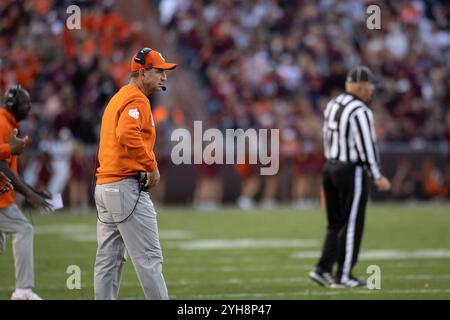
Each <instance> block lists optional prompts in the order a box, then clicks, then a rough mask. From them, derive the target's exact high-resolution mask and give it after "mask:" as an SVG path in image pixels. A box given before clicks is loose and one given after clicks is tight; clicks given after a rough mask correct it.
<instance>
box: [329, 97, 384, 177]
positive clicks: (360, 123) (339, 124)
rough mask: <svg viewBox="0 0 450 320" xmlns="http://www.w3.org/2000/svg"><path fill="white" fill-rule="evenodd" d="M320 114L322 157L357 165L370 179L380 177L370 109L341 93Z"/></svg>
mask: <svg viewBox="0 0 450 320" xmlns="http://www.w3.org/2000/svg"><path fill="white" fill-rule="evenodd" d="M324 115H325V119H324V124H323V144H324V152H325V158H327V159H328V160H335V161H339V162H352V163H359V164H361V165H364V166H366V167H367V168H368V169H369V171H370V173H371V175H372V178H373V179H378V178H379V177H381V173H380V167H379V155H378V151H377V146H376V138H375V129H374V126H373V115H372V110H370V109H369V108H368V107H367V105H366V104H365V103H364V102H362V101H361V100H359V99H357V98H356V97H354V96H352V95H350V94H347V93H343V94H341V95H339V96H338V97H336V98H335V99H333V100H331V101H330V102H329V103H328V105H327V107H326V109H325V112H324Z"/></svg>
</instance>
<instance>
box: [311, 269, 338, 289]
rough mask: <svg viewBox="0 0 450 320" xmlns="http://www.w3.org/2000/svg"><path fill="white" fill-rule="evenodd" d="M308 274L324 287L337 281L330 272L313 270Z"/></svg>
mask: <svg viewBox="0 0 450 320" xmlns="http://www.w3.org/2000/svg"><path fill="white" fill-rule="evenodd" d="M308 275H309V278H310V279H311V280H312V281H314V282H315V283H317V284H319V285H320V286H322V287H332V286H333V285H334V284H335V281H334V279H333V277H332V276H331V273H329V272H318V271H316V270H313V271H311V272H310V273H309V274H308Z"/></svg>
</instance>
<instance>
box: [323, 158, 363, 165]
mask: <svg viewBox="0 0 450 320" xmlns="http://www.w3.org/2000/svg"><path fill="white" fill-rule="evenodd" d="M327 163H329V164H340V165H343V166H345V165H352V166H362V165H363V163H361V162H350V161H339V160H335V159H328V160H327Z"/></svg>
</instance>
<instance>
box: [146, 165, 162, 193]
mask: <svg viewBox="0 0 450 320" xmlns="http://www.w3.org/2000/svg"><path fill="white" fill-rule="evenodd" d="M146 175H147V182H146V184H145V185H144V187H145V188H147V189H151V188H153V187H154V186H156V185H157V184H158V182H159V179H160V178H161V177H160V175H159V170H158V168H156V169H155V170H153V171H152V172H146Z"/></svg>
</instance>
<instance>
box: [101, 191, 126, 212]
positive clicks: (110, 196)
mask: <svg viewBox="0 0 450 320" xmlns="http://www.w3.org/2000/svg"><path fill="white" fill-rule="evenodd" d="M104 197H105V198H104V199H105V207H106V209H107V210H108V211H109V212H110V213H111V214H112V215H113V216H115V217H117V216H120V215H121V214H122V211H123V210H122V209H123V201H122V192H121V191H120V189H119V187H109V188H105V190H104Z"/></svg>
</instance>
